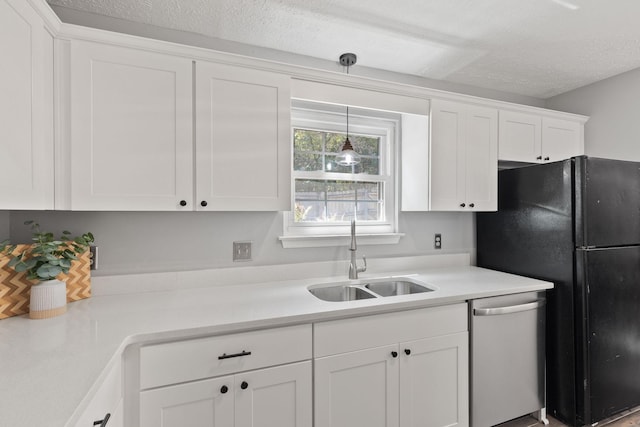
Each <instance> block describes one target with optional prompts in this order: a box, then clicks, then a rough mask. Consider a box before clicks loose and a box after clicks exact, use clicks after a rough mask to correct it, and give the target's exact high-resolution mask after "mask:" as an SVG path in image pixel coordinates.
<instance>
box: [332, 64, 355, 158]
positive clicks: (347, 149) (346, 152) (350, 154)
mask: <svg viewBox="0 0 640 427" xmlns="http://www.w3.org/2000/svg"><path fill="white" fill-rule="evenodd" d="M356 60H357V57H356V55H355V53H343V54H342V55H340V64H341V65H343V66H345V67H347V74H349V67H351V66H352V65H353V64H355V63H356ZM336 163H337V164H339V165H340V166H354V165H357V164H359V163H360V154H358V153H356V151H355V150H354V149H353V146H352V145H351V141H349V107H347V137H346V138H345V140H344V143H343V144H342V149H341V150H340V152H339V153H338V155H337V156H336Z"/></svg>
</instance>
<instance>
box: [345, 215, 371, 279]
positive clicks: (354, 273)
mask: <svg viewBox="0 0 640 427" xmlns="http://www.w3.org/2000/svg"><path fill="white" fill-rule="evenodd" d="M357 251H358V245H357V243H356V220H355V219H352V220H351V245H349V252H351V259H350V262H349V279H357V278H358V273H362V272H365V271H367V258H366V257H365V256H363V257H362V260H363V261H364V266H363V267H358V261H357V257H356V252H357Z"/></svg>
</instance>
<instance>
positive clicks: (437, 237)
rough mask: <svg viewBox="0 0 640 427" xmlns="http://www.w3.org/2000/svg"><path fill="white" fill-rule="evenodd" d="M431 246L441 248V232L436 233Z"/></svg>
mask: <svg viewBox="0 0 640 427" xmlns="http://www.w3.org/2000/svg"><path fill="white" fill-rule="evenodd" d="M433 248H434V249H442V234H440V233H436V235H435V237H434V239H433Z"/></svg>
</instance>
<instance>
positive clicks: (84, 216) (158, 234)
mask: <svg viewBox="0 0 640 427" xmlns="http://www.w3.org/2000/svg"><path fill="white" fill-rule="evenodd" d="M0 219H1V216H0ZM30 219H33V220H36V221H37V222H39V223H40V224H41V226H42V228H43V229H44V230H47V231H53V232H55V233H56V234H57V233H60V232H62V230H65V229H68V230H70V231H71V232H72V233H74V234H81V233H84V232H86V231H91V232H93V233H94V234H95V236H96V243H97V245H98V246H99V248H100V262H99V264H100V270H99V271H97V272H96V273H95V274H96V275H111V274H126V273H147V272H160V271H178V270H197V269H207V268H217V267H234V266H249V265H273V264H287V263H297V262H309V261H333V260H346V259H348V256H349V255H348V250H347V247H346V245H344V246H343V247H331V248H305V249H283V248H282V245H281V244H280V242H279V241H278V236H280V235H281V234H282V214H279V213H271V212H42V211H19V212H11V239H12V241H14V242H16V243H21V242H28V241H29V239H30V234H29V229H28V227H26V226H24V225H23V224H24V221H26V220H30ZM399 220H400V224H399V226H400V231H401V232H402V233H406V236H405V237H403V238H402V239H401V240H400V243H399V244H396V245H376V246H365V245H358V246H359V247H358V252H359V255H367V258H370V262H372V263H373V262H375V260H374V258H380V257H393V256H408V255H424V254H435V253H447V252H451V253H456V252H470V253H472V254H473V253H474V248H475V229H474V217H473V214H472V213H445V212H442V213H440V212H424V213H420V212H416V213H404V214H402V213H401V214H400V218H399ZM435 233H442V239H443V249H442V250H440V251H435V250H434V249H433V238H434V236H433V235H434V234H435ZM237 240H251V241H252V242H253V261H251V262H248V263H247V262H245V263H238V262H235V263H234V262H233V261H232V259H231V255H232V245H233V241H237Z"/></svg>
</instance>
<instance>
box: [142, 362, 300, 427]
mask: <svg viewBox="0 0 640 427" xmlns="http://www.w3.org/2000/svg"><path fill="white" fill-rule="evenodd" d="M311 413H312V409H311V362H309V361H307V362H300V363H294V364H289V365H283V366H278V367H273V368H266V369H261V370H257V371H249V372H245V373H242V374H236V375H228V376H224V377H219V378H211V379H208V380H202V381H195V382H191V383H186V384H178V385H174V386H169V387H161V388H158V389H155V390H148V391H143V392H142V393H141V394H140V425H141V426H154V427H200V426H202V427H205V426H206V427H230V426H235V427H262V426H264V427H268V426H279V427H311Z"/></svg>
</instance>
